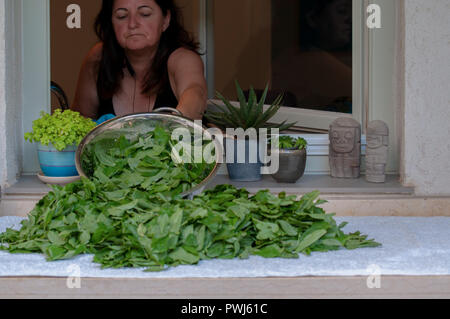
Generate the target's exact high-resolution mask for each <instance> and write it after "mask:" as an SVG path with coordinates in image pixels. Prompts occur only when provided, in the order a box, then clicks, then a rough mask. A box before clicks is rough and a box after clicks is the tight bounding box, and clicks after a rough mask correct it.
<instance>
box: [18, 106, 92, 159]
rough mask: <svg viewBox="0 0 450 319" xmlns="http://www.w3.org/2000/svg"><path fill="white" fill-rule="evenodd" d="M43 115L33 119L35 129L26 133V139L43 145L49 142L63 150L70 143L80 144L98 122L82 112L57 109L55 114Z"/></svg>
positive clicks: (42, 113) (43, 113)
mask: <svg viewBox="0 0 450 319" xmlns="http://www.w3.org/2000/svg"><path fill="white" fill-rule="evenodd" d="M40 115H41V117H40V118H38V119H37V120H35V121H33V130H32V131H31V132H28V133H25V135H24V137H25V140H27V141H29V142H40V143H41V144H42V145H48V144H49V143H51V144H53V146H54V147H55V148H56V149H57V150H58V151H62V150H63V149H65V148H66V147H67V146H69V145H73V144H75V145H78V144H80V142H81V140H82V139H83V138H84V137H85V136H86V135H87V133H89V132H90V131H91V130H92V129H93V128H94V127H95V126H96V123H95V122H94V121H92V120H91V119H89V118H86V117H84V116H82V115H81V114H80V113H78V112H75V111H71V110H65V111H62V110H61V109H56V110H55V111H54V112H53V114H51V115H50V114H48V113H46V112H43V111H42V112H41V113H40Z"/></svg>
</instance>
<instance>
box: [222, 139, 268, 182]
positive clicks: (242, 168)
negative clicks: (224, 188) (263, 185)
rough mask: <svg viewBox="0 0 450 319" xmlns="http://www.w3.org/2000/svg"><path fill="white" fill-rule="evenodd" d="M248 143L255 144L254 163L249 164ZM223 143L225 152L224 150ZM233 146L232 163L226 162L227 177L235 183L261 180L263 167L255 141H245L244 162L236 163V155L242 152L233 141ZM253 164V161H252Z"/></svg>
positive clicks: (235, 141)
mask: <svg viewBox="0 0 450 319" xmlns="http://www.w3.org/2000/svg"><path fill="white" fill-rule="evenodd" d="M250 143H256V144H257V151H258V152H257V154H256V163H252V162H251V159H252V158H251V157H250ZM226 144H227V143H225V150H226ZM233 145H234V161H233V162H232V163H229V162H227V170H228V176H229V178H230V179H231V180H232V181H237V182H256V181H259V180H261V178H262V175H261V167H262V166H263V165H262V163H261V161H260V159H259V145H258V143H257V142H256V141H249V140H246V141H245V162H244V163H238V153H242V151H243V150H239V149H238V142H237V140H236V139H235V140H234V142H233ZM253 162H254V161H253Z"/></svg>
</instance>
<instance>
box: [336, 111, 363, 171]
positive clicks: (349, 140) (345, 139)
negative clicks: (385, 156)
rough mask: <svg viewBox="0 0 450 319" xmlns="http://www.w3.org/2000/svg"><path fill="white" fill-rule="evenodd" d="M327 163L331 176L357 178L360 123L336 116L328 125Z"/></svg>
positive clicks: (359, 160)
mask: <svg viewBox="0 0 450 319" xmlns="http://www.w3.org/2000/svg"><path fill="white" fill-rule="evenodd" d="M329 139H330V146H329V163H330V170H331V176H332V177H341V178H358V177H359V174H360V166H361V124H359V123H358V122H357V121H355V120H354V119H351V118H346V117H343V118H338V119H336V120H335V121H334V122H333V123H331V125H330V132H329Z"/></svg>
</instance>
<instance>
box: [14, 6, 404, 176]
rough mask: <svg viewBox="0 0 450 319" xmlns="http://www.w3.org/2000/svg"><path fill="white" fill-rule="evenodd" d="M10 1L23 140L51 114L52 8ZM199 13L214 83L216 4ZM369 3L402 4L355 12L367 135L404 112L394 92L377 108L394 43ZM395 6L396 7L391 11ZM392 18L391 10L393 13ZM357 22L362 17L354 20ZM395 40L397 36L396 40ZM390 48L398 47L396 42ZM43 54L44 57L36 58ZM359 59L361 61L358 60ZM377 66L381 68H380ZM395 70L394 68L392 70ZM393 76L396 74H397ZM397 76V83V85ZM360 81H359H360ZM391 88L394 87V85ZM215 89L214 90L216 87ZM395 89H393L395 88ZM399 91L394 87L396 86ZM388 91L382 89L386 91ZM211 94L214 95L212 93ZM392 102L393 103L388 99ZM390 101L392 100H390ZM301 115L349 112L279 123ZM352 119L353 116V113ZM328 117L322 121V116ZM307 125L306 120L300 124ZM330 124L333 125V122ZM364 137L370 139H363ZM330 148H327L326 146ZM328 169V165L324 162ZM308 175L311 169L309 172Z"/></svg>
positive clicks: (30, 155) (29, 152) (283, 114)
mask: <svg viewBox="0 0 450 319" xmlns="http://www.w3.org/2000/svg"><path fill="white" fill-rule="evenodd" d="M6 1H10V2H16V3H17V5H14V6H13V7H14V8H18V9H15V10H20V15H19V16H20V17H21V21H15V24H16V26H17V27H18V28H19V29H21V30H22V48H21V51H22V79H23V81H22V83H21V84H20V85H21V91H22V98H23V104H22V111H21V114H20V116H21V120H22V123H21V125H22V130H21V131H22V136H23V134H24V133H25V132H27V131H29V130H30V129H31V124H32V121H33V120H34V119H36V118H37V117H38V116H39V112H40V111H47V112H49V111H50V101H51V98H50V87H49V84H50V54H51V53H50V30H49V29H50V27H49V26H50V4H49V0H40V1H36V0H6ZM353 1H354V3H353V4H354V6H355V5H358V0H353ZM199 3H200V5H199V10H200V14H199V17H200V20H201V21H200V23H199V29H198V30H199V32H198V37H199V41H200V43H201V47H202V48H203V49H204V50H205V51H206V52H207V54H206V55H205V56H204V57H203V58H204V61H205V73H206V76H207V78H208V80H209V82H208V83H209V84H210V83H211V74H213V73H211V72H213V65H214V63H213V62H214V60H213V59H211V58H210V57H209V56H208V54H210V55H211V54H212V53H213V48H211V43H213V35H212V34H211V32H210V30H211V26H213V23H214V21H212V19H211V18H212V14H211V13H212V9H211V6H210V5H208V3H210V0H209V1H208V0H199ZM369 3H379V4H380V5H381V7H382V13H383V16H384V14H385V13H386V12H387V11H388V9H386V8H388V6H389V5H391V6H393V7H395V8H397V7H398V2H397V1H392V0H376V1H372V0H371V1H369V0H362V1H360V2H359V6H356V8H357V10H354V14H356V13H357V12H360V18H359V19H358V21H360V28H358V30H359V31H358V30H356V32H354V37H357V38H360V39H362V41H361V46H360V47H361V48H360V50H361V51H360V53H358V54H357V56H358V57H359V58H358V59H360V62H359V63H360V65H361V66H362V67H360V68H359V71H358V72H357V73H356V74H355V76H354V87H355V88H356V89H355V90H356V91H357V92H361V91H362V93H361V95H360V96H359V98H358V95H356V100H355V96H354V100H355V101H359V102H355V103H354V104H356V103H358V104H360V105H363V107H361V110H360V111H359V112H357V113H353V114H352V115H351V116H352V117H353V118H355V119H356V120H358V121H359V122H360V123H362V128H363V132H365V128H366V126H367V122H368V121H369V120H372V119H381V120H384V121H386V120H388V119H389V118H390V117H392V118H396V116H397V112H398V111H399V110H398V108H397V107H396V105H395V104H396V100H395V92H391V93H392V95H394V97H392V99H391V100H392V103H386V105H385V106H384V108H383V110H382V111H381V112H380V111H379V110H378V108H374V105H375V104H377V103H379V102H380V101H383V100H382V99H381V100H380V96H381V95H382V93H380V90H378V86H379V84H380V83H382V82H383V81H385V80H386V79H387V76H388V75H387V73H386V72H389V68H387V67H385V68H384V69H388V70H387V71H386V70H384V73H383V72H378V73H374V72H373V71H374V70H376V69H377V68H378V65H379V63H380V58H379V52H378V51H379V50H382V48H383V42H384V41H387V42H389V41H391V42H392V39H391V38H389V39H385V38H383V36H382V35H380V34H377V33H379V31H376V30H375V31H374V30H368V29H367V28H366V27H365V26H363V24H365V19H366V12H365V8H367V6H368V5H369ZM389 8H391V7H389ZM394 11H395V12H393V13H392V14H390V16H389V17H388V19H389V18H392V17H395V18H398V15H399V12H397V10H394ZM387 13H388V14H389V12H387ZM354 21H357V19H354ZM389 27H394V28H395V29H394V31H395V32H393V33H395V34H397V33H398V32H399V25H398V24H396V23H395V21H394V22H392V21H391V22H390V25H389ZM388 33H389V30H387V31H386V30H385V31H384V33H383V34H388ZM394 37H395V36H394ZM390 45H394V44H392V43H390ZM36 53H38V54H36ZM354 60H356V59H354ZM392 60H395V57H392ZM354 62H355V61H354ZM375 67H377V68H375ZM390 72H392V69H390ZM391 77H392V74H391ZM393 78H394V77H392V79H391V80H392V81H393ZM34 79H40V81H35V80H34ZM357 79H359V80H357ZM388 86H389V85H388ZM212 87H214V86H212ZM389 87H390V86H389ZM391 89H392V90H394V87H393V86H392V88H391ZM381 92H382V91H381ZM210 96H211V95H210ZM388 100H389V99H388ZM385 101H386V100H385ZM293 112H295V113H296V115H297V116H298V118H299V119H300V120H304V121H307V124H308V123H312V122H313V121H318V122H320V121H327V122H328V123H331V121H332V120H334V119H335V118H336V117H338V116H337V115H339V117H340V116H345V114H341V113H337V114H327V113H333V112H323V111H314V110H306V109H305V110H303V111H302V112H301V114H299V113H298V109H296V108H287V107H283V108H282V109H281V110H280V112H279V114H277V115H276V117H275V119H276V120H280V121H282V120H285V119H286V118H289V120H290V121H292V120H297V118H293V116H294V114H293ZM347 116H348V115H347ZM321 117H322V118H321ZM298 122H299V123H302V122H301V121H298ZM328 125H329V124H328ZM389 126H390V128H391V130H390V134H391V135H390V153H389V154H390V155H389V156H390V157H389V163H388V169H387V173H389V174H397V173H398V172H399V159H400V142H399V141H398V140H399V138H397V136H398V133H397V123H396V122H394V123H393V124H392V123H391V125H389ZM324 127H326V128H328V126H327V124H325V126H324ZM317 138H320V139H321V141H322V142H321V143H322V145H323V143H326V140H327V138H328V135H327V134H318V136H317ZM363 139H364V136H363ZM322 148H323V149H325V148H324V147H322ZM21 152H22V154H19V156H18V157H19V158H22V160H21V163H19V166H21V168H22V169H21V173H22V174H24V175H30V174H35V173H36V172H37V171H38V170H39V164H38V160H37V155H36V151H35V145H33V144H31V143H27V142H24V141H23V140H22V145H21ZM317 156H322V157H325V156H328V154H327V152H326V151H325V150H324V151H323V152H322V153H320V154H318V155H317ZM321 162H322V163H323V165H326V164H325V163H326V162H327V161H326V160H324V158H321ZM321 165H322V164H321ZM317 171H320V172H323V173H326V172H327V171H329V168H327V167H326V166H324V167H320V168H317ZM306 173H308V171H307V172H306Z"/></svg>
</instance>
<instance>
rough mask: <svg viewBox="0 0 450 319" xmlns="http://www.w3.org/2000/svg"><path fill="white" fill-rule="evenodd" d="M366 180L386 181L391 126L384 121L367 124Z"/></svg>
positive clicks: (374, 181)
mask: <svg viewBox="0 0 450 319" xmlns="http://www.w3.org/2000/svg"><path fill="white" fill-rule="evenodd" d="M366 139H367V147H366V180H367V181H368V182H373V183H384V181H385V180H386V173H385V170H386V163H387V156H388V145H389V128H388V126H387V125H386V123H384V122H383V121H378V120H377V121H372V122H370V123H369V125H368V126H367V137H366Z"/></svg>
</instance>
